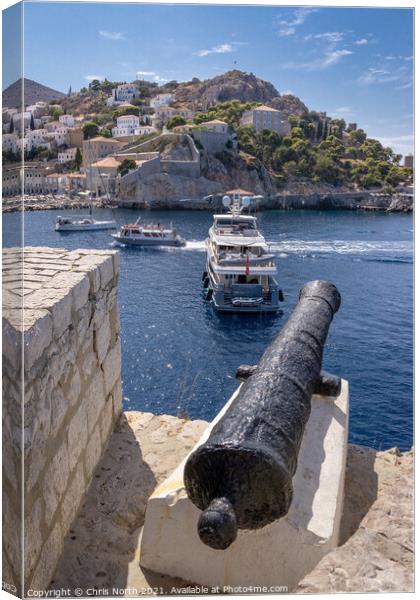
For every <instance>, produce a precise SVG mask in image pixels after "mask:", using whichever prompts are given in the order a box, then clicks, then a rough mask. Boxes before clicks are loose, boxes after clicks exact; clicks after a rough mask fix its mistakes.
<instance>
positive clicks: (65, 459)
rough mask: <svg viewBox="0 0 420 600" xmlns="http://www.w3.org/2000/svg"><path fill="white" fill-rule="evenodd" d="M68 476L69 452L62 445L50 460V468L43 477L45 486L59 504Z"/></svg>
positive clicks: (65, 446) (64, 445)
mask: <svg viewBox="0 0 420 600" xmlns="http://www.w3.org/2000/svg"><path fill="white" fill-rule="evenodd" d="M69 476H70V465H69V451H68V449H67V445H66V444H62V445H61V446H60V447H59V448H58V450H57V452H56V453H55V454H54V456H53V457H52V459H51V462H50V466H49V467H48V469H47V472H46V475H45V485H48V486H50V487H51V488H52V490H53V491H54V492H55V494H56V498H57V500H58V502H61V500H62V498H63V496H64V494H65V492H66V488H67V482H68V480H69Z"/></svg>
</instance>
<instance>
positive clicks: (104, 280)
mask: <svg viewBox="0 0 420 600" xmlns="http://www.w3.org/2000/svg"><path fill="white" fill-rule="evenodd" d="M99 271H100V274H101V288H105V287H106V286H107V285H108V283H109V282H110V281H111V279H112V278H113V277H114V262H113V259H112V256H109V257H107V258H106V259H105V260H104V261H103V262H101V264H100V265H99Z"/></svg>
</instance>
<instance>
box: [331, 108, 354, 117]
mask: <svg viewBox="0 0 420 600" xmlns="http://www.w3.org/2000/svg"><path fill="white" fill-rule="evenodd" d="M334 113H335V114H337V115H351V114H353V109H352V107H351V106H340V107H339V108H336V109H335V111H334Z"/></svg>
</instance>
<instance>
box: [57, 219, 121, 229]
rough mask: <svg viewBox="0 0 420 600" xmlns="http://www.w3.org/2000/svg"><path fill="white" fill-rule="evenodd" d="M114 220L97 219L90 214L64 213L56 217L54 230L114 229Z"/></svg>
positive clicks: (115, 225)
mask: <svg viewBox="0 0 420 600" xmlns="http://www.w3.org/2000/svg"><path fill="white" fill-rule="evenodd" d="M116 227H117V224H116V222H115V221H97V220H96V219H94V218H93V217H92V215H66V216H65V217H57V220H56V223H55V230H56V231H98V230H101V229H115V228H116Z"/></svg>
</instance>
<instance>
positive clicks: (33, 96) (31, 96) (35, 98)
mask: <svg viewBox="0 0 420 600" xmlns="http://www.w3.org/2000/svg"><path fill="white" fill-rule="evenodd" d="M23 89H24V92H23V93H24V96H25V98H24V104H25V105H28V104H34V103H35V102H50V101H51V100H60V99H61V98H64V96H65V94H63V93H62V92H59V91H57V90H53V89H52V88H49V87H47V86H45V85H42V84H41V83H38V82H37V81H32V79H26V77H25V78H24V80H23ZM21 102H22V79H18V80H17V81H15V82H14V83H12V84H11V85H9V87H7V88H6V89H5V90H4V91H3V106H7V107H8V108H18V107H19V106H20V105H21Z"/></svg>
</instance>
